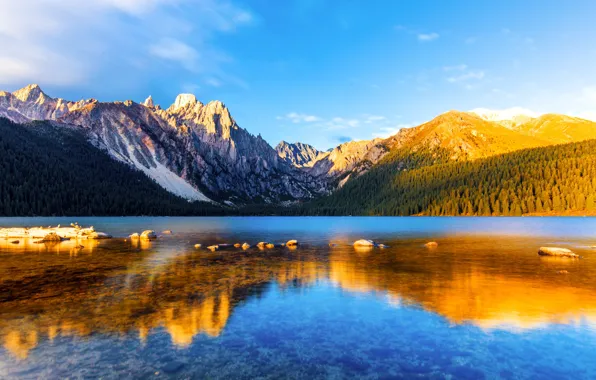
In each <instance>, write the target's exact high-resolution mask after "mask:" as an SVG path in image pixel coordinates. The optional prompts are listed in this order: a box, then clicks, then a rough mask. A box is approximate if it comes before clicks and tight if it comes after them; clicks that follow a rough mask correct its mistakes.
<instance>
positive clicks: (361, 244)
mask: <svg viewBox="0 0 596 380" xmlns="http://www.w3.org/2000/svg"><path fill="white" fill-rule="evenodd" d="M376 245H377V243H375V242H374V241H372V240H364V239H360V240H356V241H355V242H354V247H374V246H376Z"/></svg>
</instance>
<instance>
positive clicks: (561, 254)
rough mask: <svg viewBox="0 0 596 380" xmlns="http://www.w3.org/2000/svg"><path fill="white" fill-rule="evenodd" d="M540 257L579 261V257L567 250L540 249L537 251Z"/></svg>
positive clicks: (554, 248)
mask: <svg viewBox="0 0 596 380" xmlns="http://www.w3.org/2000/svg"><path fill="white" fill-rule="evenodd" d="M538 254H539V255H540V256H554V257H569V258H572V259H579V255H577V254H575V253H573V251H571V250H569V249H567V248H556V247H540V249H539V250H538Z"/></svg>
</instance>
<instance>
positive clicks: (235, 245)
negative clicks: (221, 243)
mask: <svg viewBox="0 0 596 380" xmlns="http://www.w3.org/2000/svg"><path fill="white" fill-rule="evenodd" d="M240 247H242V244H240V243H236V244H234V248H240Z"/></svg>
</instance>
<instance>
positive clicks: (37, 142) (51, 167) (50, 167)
mask: <svg viewBox="0 0 596 380" xmlns="http://www.w3.org/2000/svg"><path fill="white" fill-rule="evenodd" d="M219 212H221V209H220V208H215V207H213V206H212V205H210V204H205V203H198V202H195V203H189V202H187V201H186V200H184V199H182V198H179V197H177V196H175V195H172V194H171V193H169V192H168V191H166V190H165V189H163V188H162V187H160V186H159V185H158V184H156V183H155V182H153V181H152V180H151V179H150V178H148V177H147V176H146V175H145V174H143V173H141V172H139V171H137V170H134V169H132V168H130V167H129V166H127V165H125V164H123V163H120V162H118V161H115V160H113V159H112V158H110V157H109V156H108V155H107V154H106V153H105V152H104V151H101V150H99V149H97V148H95V147H93V146H92V145H91V144H89V143H88V142H87V141H86V139H85V137H84V136H83V135H82V134H81V133H79V132H78V131H76V130H74V129H69V128H67V127H64V126H60V127H57V126H53V125H52V124H51V123H49V122H34V123H31V124H27V125H21V124H15V123H13V122H11V121H9V120H7V119H4V118H0V215H2V216H32V215H188V214H195V215H201V214H214V213H219Z"/></svg>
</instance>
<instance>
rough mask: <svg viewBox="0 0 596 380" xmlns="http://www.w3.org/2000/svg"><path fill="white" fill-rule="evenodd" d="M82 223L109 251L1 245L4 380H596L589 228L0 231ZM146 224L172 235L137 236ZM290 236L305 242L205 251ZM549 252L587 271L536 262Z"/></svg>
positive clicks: (219, 224) (511, 221)
mask: <svg viewBox="0 0 596 380" xmlns="http://www.w3.org/2000/svg"><path fill="white" fill-rule="evenodd" d="M75 221H76V222H79V223H80V224H81V225H84V226H88V225H93V226H94V227H95V228H96V230H98V231H103V232H107V233H110V234H112V235H114V239H111V240H105V241H83V242H82V245H83V248H80V247H79V248H77V244H76V242H73V241H65V242H62V243H57V244H55V243H54V244H33V243H32V242H26V241H24V240H21V241H19V243H18V244H11V243H10V242H8V241H6V240H0V378H2V379H13V378H14V379H37V378H44V379H54V378H65V377H70V378H99V377H101V378H104V379H112V378H113V379H121V378H139V379H145V378H156V379H157V378H182V379H187V378H189V379H190V378H192V379H194V378H197V379H202V378H213V379H218V378H219V379H231V378H244V379H253V378H271V379H277V378H296V379H314V378H326V379H339V378H365V379H394V378H395V379H400V378H406V379H410V378H431V379H483V378H486V379H497V378H504V379H537V378H549V379H594V378H596V360H594V357H595V356H594V352H596V249H595V248H593V246H596V219H595V218H422V217H420V218H417V217H411V218H387V217H379V218H373V217H371V218H353V217H344V218H278V217H265V218H256V217H255V218H167V217H164V218H128V217H125V218H0V226H40V225H43V226H47V225H57V224H62V225H68V224H70V223H71V222H75ZM145 229H154V230H155V231H156V232H158V234H161V232H162V231H164V230H172V231H173V234H171V235H162V236H160V238H159V239H158V240H156V241H152V242H132V241H130V240H129V239H126V237H127V236H128V235H129V234H131V233H133V232H141V231H142V230H145ZM360 238H366V239H374V240H376V241H378V242H380V243H384V244H387V245H389V246H390V247H389V248H386V249H378V248H375V249H370V250H366V249H355V248H354V247H353V246H351V243H352V242H353V241H354V240H357V239H360ZM290 239H298V240H299V241H300V243H301V245H300V246H299V247H298V248H297V249H289V248H286V247H279V248H273V249H266V250H259V249H257V248H251V249H249V250H247V251H243V250H241V249H236V248H231V249H225V250H220V251H217V252H210V251H208V250H206V249H204V248H203V249H195V248H194V244H196V243H201V244H202V245H203V247H206V246H208V245H211V244H217V243H243V242H245V241H246V242H249V243H250V244H253V245H254V244H256V243H257V242H259V241H270V242H275V243H282V242H285V241H287V240H290ZM11 240H14V239H11ZM428 241H436V242H438V246H437V247H436V248H427V247H425V246H424V244H425V243H426V242H428ZM330 244H331V245H333V246H330ZM548 245H550V246H558V247H565V248H570V249H572V250H573V251H574V252H576V253H578V254H580V255H582V256H583V259H581V260H574V259H556V258H544V257H540V256H538V255H537V251H538V248H539V247H541V246H548Z"/></svg>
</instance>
